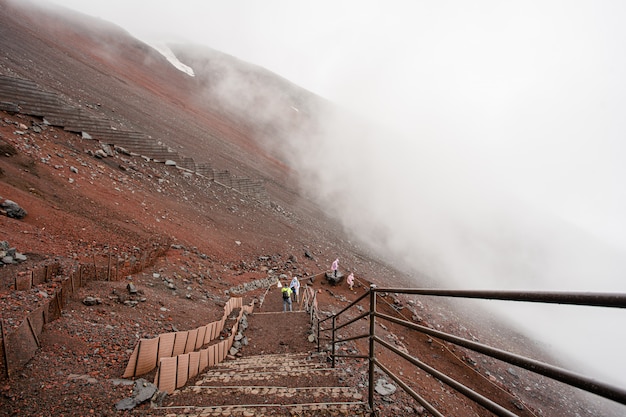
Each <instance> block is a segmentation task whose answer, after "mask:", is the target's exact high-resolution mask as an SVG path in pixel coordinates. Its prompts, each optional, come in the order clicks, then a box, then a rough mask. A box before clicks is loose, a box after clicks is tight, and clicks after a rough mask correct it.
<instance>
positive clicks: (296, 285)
mask: <svg viewBox="0 0 626 417" xmlns="http://www.w3.org/2000/svg"><path fill="white" fill-rule="evenodd" d="M289 288H291V291H292V292H293V301H295V302H296V303H297V302H298V294H300V281H298V277H297V276H295V275H294V276H293V278H292V279H291V283H290V284H289Z"/></svg>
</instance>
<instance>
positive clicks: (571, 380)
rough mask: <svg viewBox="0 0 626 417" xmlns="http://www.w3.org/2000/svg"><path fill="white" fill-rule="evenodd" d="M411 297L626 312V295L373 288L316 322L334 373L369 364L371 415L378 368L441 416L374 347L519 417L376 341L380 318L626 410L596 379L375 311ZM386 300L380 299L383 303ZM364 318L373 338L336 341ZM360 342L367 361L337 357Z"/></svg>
mask: <svg viewBox="0 0 626 417" xmlns="http://www.w3.org/2000/svg"><path fill="white" fill-rule="evenodd" d="M379 293H384V294H407V295H422V296H437V297H457V298H473V299H481V300H503V301H523V302H532V303H552V304H564V305H577V306H590V307H607V308H626V294H623V293H600V292H596V293H594V292H556V291H499V290H496V291H494V290H449V289H426V288H377V287H376V285H373V284H372V285H371V286H370V288H369V290H368V291H367V292H366V293H364V294H363V295H361V296H360V297H358V298H357V299H356V300H354V301H353V302H351V303H350V304H349V305H348V306H346V307H345V308H343V309H342V310H341V311H339V312H338V313H335V314H331V315H330V316H328V317H326V318H324V319H322V320H319V321H318V329H317V331H318V351H320V338H321V335H320V333H321V332H325V331H330V332H331V337H330V338H329V340H330V341H331V342H330V343H331V353H330V354H331V357H332V366H333V367H335V358H337V357H345V358H366V359H367V360H368V368H369V372H368V374H369V375H368V377H369V387H368V390H369V392H368V404H369V407H370V409H371V410H374V371H375V368H376V367H378V368H379V369H381V370H382V371H383V372H384V373H385V374H387V375H388V376H389V377H390V378H391V379H393V380H394V381H395V382H396V383H397V384H398V385H399V386H400V387H401V388H402V389H403V390H404V391H405V392H406V393H407V394H409V395H410V396H411V397H412V398H413V399H415V400H416V401H417V402H419V403H420V404H421V405H422V406H423V407H424V408H425V409H426V410H428V411H429V412H430V413H431V414H433V415H434V416H441V417H443V415H442V414H441V413H440V412H439V411H438V410H437V409H436V408H435V407H434V406H433V405H431V404H430V403H429V402H428V401H427V400H425V399H424V398H422V397H421V396H420V395H419V393H417V392H415V391H414V390H413V389H412V388H411V387H409V386H408V385H407V384H406V383H405V382H404V381H402V379H401V378H400V376H398V375H395V374H394V373H393V372H392V371H391V370H389V369H388V368H387V367H385V366H384V364H382V363H381V362H380V361H379V360H378V359H377V358H376V356H375V345H379V346H382V347H384V348H386V349H387V350H388V351H390V352H393V353H394V354H396V355H398V356H400V357H401V358H403V359H405V360H407V361H409V362H410V363H411V364H412V365H414V366H415V367H417V368H420V369H421V370H423V371H425V372H427V373H429V374H430V375H432V376H434V377H435V378H436V379H438V380H439V381H441V382H443V383H445V384H447V385H449V386H450V387H451V388H453V389H455V390H457V391H458V392H459V393H461V394H463V395H465V396H466V397H468V398H469V399H470V400H472V401H474V402H475V403H477V404H479V405H481V406H483V407H484V408H486V409H487V410H489V411H491V412H492V413H494V414H495V415H497V416H507V417H517V416H518V415H517V414H515V413H513V412H511V411H510V410H508V409H506V408H504V407H502V406H500V405H499V404H497V403H495V402H493V401H492V400H490V399H489V398H486V397H483V396H482V395H481V394H479V393H477V392H476V391H474V390H472V389H471V388H469V387H467V386H465V385H463V384H461V383H459V382H458V381H455V380H454V379H452V378H450V377H448V376H447V375H445V374H443V373H441V372H439V371H438V370H436V369H435V368H432V367H430V366H428V365H426V364H425V363H423V362H421V361H420V360H419V359H418V358H416V357H414V356H411V355H410V354H408V353H405V352H403V351H401V350H399V349H397V348H396V347H394V346H393V345H391V344H389V343H387V342H386V341H384V340H383V339H382V338H380V337H378V336H377V335H376V326H375V325H376V318H379V319H382V320H386V321H388V322H392V323H395V324H398V325H401V326H403V327H406V328H408V329H410V330H414V331H418V332H421V333H424V334H427V335H429V336H431V337H435V338H438V339H441V340H444V341H447V342H450V343H452V344H455V345H458V346H462V347H465V348H467V349H470V350H473V351H475V352H478V353H481V354H484V355H486V356H489V357H491V358H494V359H497V360H500V361H504V362H507V363H509V364H512V365H515V366H518V367H521V368H524V369H526V370H528V371H530V372H532V373H534V374H538V375H542V376H546V377H548V378H551V379H553V380H555V381H558V382H561V383H563V384H565V385H568V386H570V387H575V388H578V389H581V390H583V391H587V392H590V393H593V394H596V395H598V396H600V397H603V398H606V399H609V400H612V401H615V402H617V403H620V404H623V405H626V390H625V389H623V388H621V387H617V386H614V385H612V384H609V383H605V382H601V381H597V380H596V379H593V378H590V377H588V376H585V375H582V374H578V373H576V372H573V371H571V370H567V369H564V368H561V367H557V366H554V365H550V364H547V363H544V362H540V361H537V360H534V359H531V358H528V357H524V356H521V355H517V354H513V353H510V352H507V351H504V350H501V349H498V348H494V347H491V346H487V345H484V344H481V343H477V342H475V341H472V340H468V339H464V338H461V337H458V336H455V335H452V334H448V333H445V332H442V331H439V330H435V329H431V328H428V327H425V326H421V325H418V324H415V323H413V322H410V321H408V320H403V319H399V318H396V317H393V316H389V315H387V314H383V313H381V312H379V311H377V309H376V305H377V303H376V302H377V297H378V296H377V294H379ZM366 297H369V309H368V311H365V312H364V313H362V314H360V315H357V316H356V317H354V318H351V319H348V320H347V321H346V322H344V323H342V324H341V325H339V324H338V321H339V318H340V317H341V316H342V315H344V314H345V313H346V312H347V311H348V310H350V309H352V308H353V307H355V306H356V305H357V304H358V303H359V302H361V301H362V300H363V299H365V298H366ZM381 299H382V298H381ZM363 318H368V319H369V324H370V325H369V332H368V333H367V334H361V335H357V336H353V337H350V338H341V337H338V334H337V332H338V330H340V329H342V328H344V327H347V326H348V325H350V324H352V323H355V322H357V321H359V320H361V319H363ZM328 321H330V322H331V325H330V326H329V327H327V328H322V324H323V323H324V322H328ZM362 338H369V352H368V355H367V356H364V355H349V354H337V353H336V350H335V346H336V345H337V344H338V343H345V342H347V341H349V340H357V339H362Z"/></svg>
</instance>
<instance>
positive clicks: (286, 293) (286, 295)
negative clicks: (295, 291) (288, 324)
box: [280, 285, 293, 313]
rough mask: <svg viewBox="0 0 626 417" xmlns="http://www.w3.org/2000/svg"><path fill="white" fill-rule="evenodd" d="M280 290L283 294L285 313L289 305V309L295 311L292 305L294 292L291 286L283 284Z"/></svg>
mask: <svg viewBox="0 0 626 417" xmlns="http://www.w3.org/2000/svg"><path fill="white" fill-rule="evenodd" d="M280 292H281V294H282V295H283V313H284V312H286V311H287V306H289V311H293V308H292V305H291V294H292V291H291V288H289V286H287V285H285V286H283V288H281V290H280Z"/></svg>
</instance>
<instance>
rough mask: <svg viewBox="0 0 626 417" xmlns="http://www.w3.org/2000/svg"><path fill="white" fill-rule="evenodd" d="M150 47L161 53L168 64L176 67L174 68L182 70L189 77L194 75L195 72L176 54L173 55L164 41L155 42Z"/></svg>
mask: <svg viewBox="0 0 626 417" xmlns="http://www.w3.org/2000/svg"><path fill="white" fill-rule="evenodd" d="M152 47H153V48H154V49H156V50H157V51H158V52H159V53H160V54H161V55H163V56H164V57H165V58H166V59H167V60H168V61H169V62H170V64H172V65H173V66H174V67H176V69H178V70H180V71H182V72H184V73H185V74H187V75H189V76H191V77H195V76H196V74H195V73H194V72H193V68H191V67H190V66H188V65H185V64H183V63H182V62H180V61H179V60H178V58H177V57H176V55H174V52H172V50H171V49H170V48H169V47H168V46H167V45H165V44H164V43H156V44H153V45H152Z"/></svg>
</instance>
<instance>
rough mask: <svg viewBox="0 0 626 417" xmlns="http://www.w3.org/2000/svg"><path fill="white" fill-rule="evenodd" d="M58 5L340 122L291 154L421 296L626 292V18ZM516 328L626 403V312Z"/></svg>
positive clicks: (579, 4)
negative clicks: (227, 64) (278, 82)
mask: <svg viewBox="0 0 626 417" xmlns="http://www.w3.org/2000/svg"><path fill="white" fill-rule="evenodd" d="M56 3H58V4H63V5H66V6H68V7H71V8H73V9H76V10H80V11H83V12H86V13H88V14H91V15H95V16H100V17H102V18H104V19H106V20H110V21H112V22H114V23H117V24H120V25H121V26H123V27H125V28H126V29H127V30H129V31H130V32H131V33H133V34H134V35H136V36H137V37H139V38H141V39H144V40H146V41H148V42H152V41H157V40H158V41H170V40H175V41H193V42H194V43H202V44H205V45H208V46H210V47H211V48H214V49H217V50H220V51H223V52H226V53H228V54H231V55H234V56H236V57H238V58H240V59H242V60H245V61H249V62H252V63H254V64H257V65H260V66H263V67H265V68H267V69H269V70H271V71H273V72H276V73H278V74H280V75H281V76H283V77H285V78H287V79H289V80H290V81H292V82H294V83H296V84H298V85H301V86H303V87H305V88H307V89H309V90H310V91H312V92H314V93H316V94H319V95H321V96H322V97H324V98H326V99H329V100H330V101H331V102H333V103H334V104H336V105H337V106H338V108H340V109H341V110H342V111H341V112H340V113H339V114H341V116H336V117H332V118H331V117H329V118H328V119H325V120H324V123H323V130H322V131H321V132H318V133H317V134H316V135H315V142H312V141H311V140H306V141H303V140H300V138H298V137H296V136H294V137H293V138H292V139H293V140H292V141H290V142H289V143H282V144H280V145H281V146H280V147H281V149H282V150H283V152H284V154H283V156H284V157H286V158H289V161H290V162H291V165H292V166H293V167H294V168H296V170H297V172H298V175H300V177H301V179H302V181H301V183H302V187H303V191H304V192H305V193H307V194H308V195H310V196H311V197H312V198H315V199H316V200H317V201H319V202H320V203H322V204H324V205H325V206H326V207H327V208H328V209H329V210H330V211H331V212H332V214H333V215H335V216H337V217H338V218H339V219H341V221H342V222H343V224H344V225H345V230H346V233H347V234H348V236H351V237H354V238H355V239H361V240H365V241H368V242H370V243H371V244H372V245H373V246H374V248H375V249H376V250H378V251H380V252H381V253H383V254H385V255H388V256H390V257H392V258H393V259H395V260H398V262H399V265H401V266H402V267H408V268H411V269H413V270H414V271H418V272H419V273H421V274H423V275H426V276H427V277H428V279H427V280H425V281H424V282H420V283H418V285H429V286H441V287H443V286H445V287H454V288H479V289H483V288H493V289H531V290H535V289H537V290H539V289H552V290H563V291H573V290H576V291H602V292H626V279H624V275H625V272H626V261H625V260H624V259H626V256H625V253H626V187H625V186H624V182H625V180H626V164H625V163H624V161H626V136H625V135H626V116H625V114H626V77H625V76H624V74H626V54H625V53H624V51H626V26H624V24H623V22H625V21H626V3H624V2H620V1H524V2H515V3H512V2H500V1H473V2H466V1H437V2H433V1H385V2H383V1H380V2H376V1H359V0H354V1H321V2H320V1H316V2H306V3H305V2H299V1H290V0H281V1H278V0H269V1H264V2H256V1H252V0H250V1H228V2H214V1H183V0H179V1H177V2H171V1H168V2H165V1H154V0H152V1H132V0H123V1H113V0H108V1H93V0H92V1H90V2H84V1H82V0H57V1H56ZM275 111H276V115H277V117H283V116H285V117H291V116H292V115H293V112H295V111H297V109H293V108H277V109H275ZM299 143H305V144H306V146H302V147H300V146H299V145H298V144H299ZM311 143H315V146H314V147H312V146H311ZM497 305H498V306H501V305H503V304H500V303H498V304H497ZM498 312H499V313H500V314H502V315H506V316H508V317H509V318H510V319H511V320H514V321H518V320H519V319H523V320H524V321H525V322H531V323H533V324H534V325H541V326H540V328H539V329H538V330H537V329H533V330H532V332H531V334H535V335H537V336H538V337H540V338H545V337H549V339H550V340H551V341H552V342H551V343H550V345H551V347H553V348H555V349H556V351H562V352H565V354H564V355H565V356H568V357H571V358H572V359H573V361H572V362H573V364H574V366H576V367H577V369H580V370H583V371H584V372H590V373H592V375H593V376H597V377H598V378H600V379H603V380H607V379H609V380H610V382H613V383H618V384H620V385H622V386H626V377H625V376H624V375H626V360H625V359H624V356H623V354H621V351H622V350H623V348H622V346H623V345H624V342H626V331H624V330H623V326H622V323H624V321H625V319H626V314H625V312H624V311H621V310H619V311H615V310H610V311H603V310H602V311H600V310H598V309H573V308H570V307H563V306H551V307H545V308H544V307H539V306H535V305H532V306H528V305H516V306H510V305H509V304H507V305H506V308H503V309H501V310H500V309H499V310H498ZM607 329H612V331H613V332H614V333H613V334H603V333H602V331H604V330H607ZM592 352H595V353H592ZM587 354H593V356H594V358H586V357H585V355H587Z"/></svg>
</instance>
